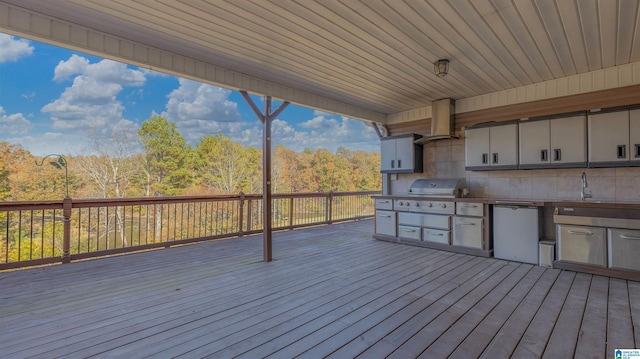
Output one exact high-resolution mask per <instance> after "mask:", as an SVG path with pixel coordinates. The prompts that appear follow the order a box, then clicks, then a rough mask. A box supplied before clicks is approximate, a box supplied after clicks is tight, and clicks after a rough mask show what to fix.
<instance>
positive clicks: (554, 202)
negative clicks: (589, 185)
mask: <svg viewBox="0 0 640 359" xmlns="http://www.w3.org/2000/svg"><path fill="white" fill-rule="evenodd" d="M372 198H375V199H401V200H412V201H441V202H468V203H485V204H492V205H505V206H536V207H545V206H552V207H589V208H618V209H640V202H638V201H614V200H597V199H596V200H592V199H588V200H585V201H581V200H579V199H576V200H570V199H532V198H478V197H461V198H439V197H419V196H411V195H402V194H398V195H377V196H372Z"/></svg>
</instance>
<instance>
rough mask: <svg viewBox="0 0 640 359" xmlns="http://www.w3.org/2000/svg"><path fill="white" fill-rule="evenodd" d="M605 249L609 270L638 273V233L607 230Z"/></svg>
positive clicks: (613, 229) (639, 256)
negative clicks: (634, 271)
mask: <svg viewBox="0 0 640 359" xmlns="http://www.w3.org/2000/svg"><path fill="white" fill-rule="evenodd" d="M607 249H608V251H607V252H608V257H609V268H620V269H631V270H637V271H640V260H639V258H640V231H632V230H628V229H617V228H609V229H608V230H607Z"/></svg>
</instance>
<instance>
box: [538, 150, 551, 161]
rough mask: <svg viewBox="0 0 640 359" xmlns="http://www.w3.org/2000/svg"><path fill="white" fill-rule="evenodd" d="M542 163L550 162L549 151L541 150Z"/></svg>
mask: <svg viewBox="0 0 640 359" xmlns="http://www.w3.org/2000/svg"><path fill="white" fill-rule="evenodd" d="M540 161H542V162H547V161H549V150H540Z"/></svg>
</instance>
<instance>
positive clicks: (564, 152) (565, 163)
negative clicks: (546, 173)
mask: <svg viewBox="0 0 640 359" xmlns="http://www.w3.org/2000/svg"><path fill="white" fill-rule="evenodd" d="M518 131H519V149H520V152H519V153H520V161H519V162H520V169H532V168H559V167H564V168H566V167H586V165H587V125H586V118H585V116H584V115H578V116H571V117H562V118H546V119H532V120H527V121H521V122H520V124H519V128H518Z"/></svg>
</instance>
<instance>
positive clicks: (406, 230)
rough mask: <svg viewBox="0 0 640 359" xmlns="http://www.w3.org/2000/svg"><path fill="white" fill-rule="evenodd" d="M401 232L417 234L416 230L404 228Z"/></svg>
mask: <svg viewBox="0 0 640 359" xmlns="http://www.w3.org/2000/svg"><path fill="white" fill-rule="evenodd" d="M400 230H401V231H403V232H409V233H415V232H416V230H415V229H404V228H401V229H400Z"/></svg>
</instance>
